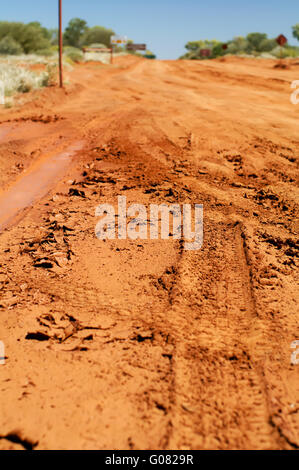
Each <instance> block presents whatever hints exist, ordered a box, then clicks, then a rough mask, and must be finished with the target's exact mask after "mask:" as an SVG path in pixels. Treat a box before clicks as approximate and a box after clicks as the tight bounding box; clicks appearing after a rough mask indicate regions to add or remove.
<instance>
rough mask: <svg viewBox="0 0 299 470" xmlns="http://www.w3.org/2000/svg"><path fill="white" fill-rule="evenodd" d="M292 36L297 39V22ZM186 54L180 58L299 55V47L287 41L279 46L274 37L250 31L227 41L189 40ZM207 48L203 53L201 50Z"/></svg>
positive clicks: (298, 30)
mask: <svg viewBox="0 0 299 470" xmlns="http://www.w3.org/2000/svg"><path fill="white" fill-rule="evenodd" d="M293 36H294V38H296V39H297V40H298V41H299V23H298V24H296V25H295V26H293ZM185 48H186V49H187V52H186V54H184V55H183V56H181V57H180V59H193V60H198V59H215V58H217V57H222V56H225V55H237V56H243V57H261V58H272V59H275V58H280V57H282V58H287V57H290V58H292V57H299V47H298V46H291V45H289V44H288V43H287V44H286V45H285V46H283V47H280V46H279V45H278V44H277V42H276V39H275V38H268V35H267V34H265V33H250V34H248V35H247V36H246V37H243V36H237V37H235V38H233V39H232V40H231V41H228V42H227V43H223V42H221V41H217V40H216V39H212V40H207V39H204V40H200V41H190V42H188V43H187V44H186V45H185ZM202 50H208V51H209V52H208V54H207V55H204V54H203V53H202V52H201V51H202Z"/></svg>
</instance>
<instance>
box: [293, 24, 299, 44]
mask: <svg viewBox="0 0 299 470" xmlns="http://www.w3.org/2000/svg"><path fill="white" fill-rule="evenodd" d="M293 36H294V38H296V39H298V41H299V23H297V24H295V26H293Z"/></svg>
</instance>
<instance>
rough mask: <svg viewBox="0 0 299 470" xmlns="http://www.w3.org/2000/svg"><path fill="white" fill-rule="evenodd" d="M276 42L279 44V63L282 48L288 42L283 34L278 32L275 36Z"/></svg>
mask: <svg viewBox="0 0 299 470" xmlns="http://www.w3.org/2000/svg"><path fill="white" fill-rule="evenodd" d="M276 42H277V44H278V45H279V46H280V63H281V62H282V48H283V46H284V45H285V44H286V43H287V42H288V40H287V38H286V37H285V36H284V35H283V34H280V35H279V36H278V37H277V38H276Z"/></svg>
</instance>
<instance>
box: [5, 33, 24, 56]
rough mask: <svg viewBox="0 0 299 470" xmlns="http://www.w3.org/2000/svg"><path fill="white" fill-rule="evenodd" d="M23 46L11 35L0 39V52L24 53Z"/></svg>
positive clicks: (8, 53)
mask: <svg viewBox="0 0 299 470" xmlns="http://www.w3.org/2000/svg"><path fill="white" fill-rule="evenodd" d="M22 52H23V48H22V46H21V45H20V44H19V43H18V42H17V41H15V39H13V38H12V37H11V36H4V38H2V39H1V40H0V54H7V55H18V54H22Z"/></svg>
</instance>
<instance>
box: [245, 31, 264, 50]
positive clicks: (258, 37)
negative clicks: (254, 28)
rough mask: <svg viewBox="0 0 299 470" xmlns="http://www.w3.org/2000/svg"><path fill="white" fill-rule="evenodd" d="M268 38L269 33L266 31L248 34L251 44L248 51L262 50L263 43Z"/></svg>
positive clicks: (247, 37)
mask: <svg viewBox="0 0 299 470" xmlns="http://www.w3.org/2000/svg"><path fill="white" fill-rule="evenodd" d="M267 38H268V36H267V34H265V33H250V34H247V36H246V39H247V41H248V44H249V50H248V52H252V51H257V52H261V51H262V49H261V45H262V43H263V41H265V40H266V39H267Z"/></svg>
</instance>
